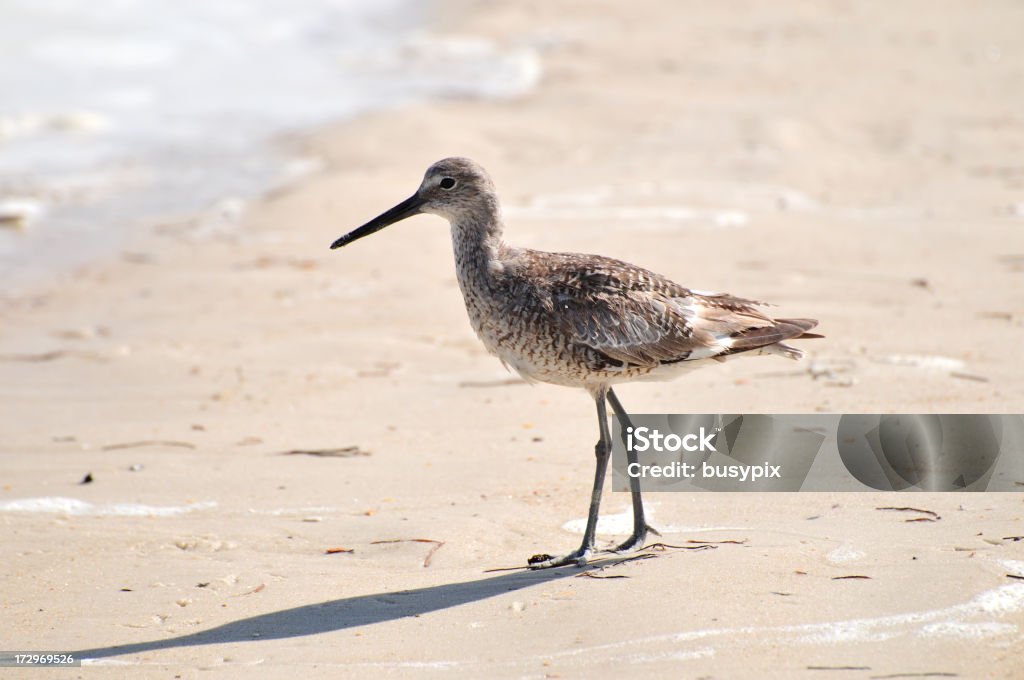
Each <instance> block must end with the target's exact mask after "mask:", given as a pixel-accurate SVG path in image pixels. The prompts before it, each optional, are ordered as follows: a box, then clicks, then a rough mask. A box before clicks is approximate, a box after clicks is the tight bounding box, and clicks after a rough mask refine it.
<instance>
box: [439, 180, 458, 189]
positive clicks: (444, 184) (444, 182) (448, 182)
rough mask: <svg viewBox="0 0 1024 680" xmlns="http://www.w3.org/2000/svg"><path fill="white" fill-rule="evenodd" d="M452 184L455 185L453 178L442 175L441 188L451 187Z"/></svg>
mask: <svg viewBox="0 0 1024 680" xmlns="http://www.w3.org/2000/svg"><path fill="white" fill-rule="evenodd" d="M454 186H455V180H454V179H452V178H451V177H444V178H443V179H441V188H442V189H451V188H453V187H454Z"/></svg>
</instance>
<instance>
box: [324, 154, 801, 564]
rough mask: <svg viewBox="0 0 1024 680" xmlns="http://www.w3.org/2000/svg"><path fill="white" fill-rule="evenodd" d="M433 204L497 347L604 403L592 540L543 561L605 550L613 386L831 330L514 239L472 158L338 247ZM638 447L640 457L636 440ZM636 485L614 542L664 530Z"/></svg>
mask: <svg viewBox="0 0 1024 680" xmlns="http://www.w3.org/2000/svg"><path fill="white" fill-rule="evenodd" d="M421 213H429V214H432V215H437V216H440V217H443V218H445V219H446V220H448V222H449V223H450V224H451V234H452V246H453V247H454V250H455V271H456V275H457V277H458V281H459V287H460V288H461V289H462V296H463V298H464V299H465V302H466V311H467V312H468V313H469V321H470V324H472V326H473V330H474V331H476V334H477V336H478V337H479V338H480V340H481V341H483V344H484V346H485V347H486V348H487V349H488V351H490V352H491V353H492V354H494V355H496V356H497V357H498V358H499V359H501V361H502V363H504V364H505V366H506V367H511V368H512V369H513V370H515V371H516V372H518V373H519V375H521V376H522V377H523V378H524V379H525V380H527V381H528V382H546V383H552V384H555V385H564V386H567V387H577V388H583V389H585V390H586V391H587V392H589V393H590V395H591V396H592V397H593V398H594V401H595V403H596V404H597V420H598V431H599V439H598V442H597V445H596V446H595V447H594V452H595V455H596V458H597V467H596V471H595V473H594V486H593V490H592V492H591V497H590V507H589V510H588V512H587V526H586V529H585V530H584V533H583V542H582V544H581V545H580V547H579V548H578V549H576V550H574V551H573V552H570V553H568V554H567V555H563V556H561V557H551V556H550V555H547V554H542V555H534V556H533V557H531V558H530V559H529V560H528V566H530V567H531V568H534V569H543V568H548V567H559V566H564V565H571V564H575V565H581V566H582V565H584V564H586V562H587V560H588V559H589V558H590V557H592V556H593V554H594V552H595V545H594V535H595V532H596V530H597V518H598V509H599V508H600V504H601V490H602V487H603V486H604V480H605V472H606V470H607V467H608V459H609V457H610V455H611V449H612V439H611V434H610V433H609V429H608V415H607V409H606V406H605V404H606V402H607V403H608V404H611V407H612V409H613V410H614V412H615V414H616V415H617V416H618V418H619V421H620V424H621V425H622V431H623V432H625V431H626V429H627V428H629V427H631V423H630V420H629V414H627V413H626V410H625V409H624V408H623V407H622V403H621V402H620V401H619V399H618V397H617V396H616V395H615V391H614V390H613V389H612V386H613V385H616V384H618V383H622V382H628V381H633V380H643V379H655V380H658V379H666V378H670V377H673V376H674V375H676V374H678V373H680V372H681V371H683V370H685V369H688V368H692V367H694V366H696V365H698V364H707V363H708V362H711V361H716V360H717V361H724V360H725V359H726V358H727V357H731V356H733V355H737V354H754V353H757V354H777V355H781V356H784V357H788V358H791V359H799V358H800V357H801V355H802V352H801V351H800V350H798V349H796V348H794V347H790V346H788V345H786V344H785V343H784V341H785V340H789V339H793V338H801V337H804V338H809V337H821V336H818V335H814V334H810V333H807V331H808V330H810V329H811V328H813V327H814V326H816V325H817V323H818V322H817V321H816V320H814V319H773V318H771V317H769V316H766V315H765V314H764V313H763V312H762V311H760V307H762V306H764V305H765V303H762V302H757V301H754V300H746V299H743V298H738V297H734V296H732V295H728V294H721V293H708V292H701V291H697V290H693V289H689V288H684V287H683V286H680V285H679V284H677V283H674V282H672V281H670V280H669V279H667V278H665V277H664V276H661V275H659V274H655V273H654V272H651V271H648V270H646V269H642V268H640V267H637V266H635V265H632V264H629V263H627V262H622V261H620V260H615V259H612V258H609V257H603V256H600V255H582V254H577V253H548V252H541V251H537V250H530V249H528V248H515V247H513V246H510V245H508V244H506V243H505V242H504V241H503V240H502V230H503V227H504V225H503V223H502V218H501V212H500V209H499V205H498V196H497V193H496V192H495V189H494V184H493V183H492V182H491V179H490V177H489V176H488V174H487V173H486V172H485V171H484V169H483V168H481V167H480V166H479V165H477V164H476V163H474V162H473V161H471V160H469V159H468V158H445V159H444V160H441V161H438V162H437V163H434V164H433V165H431V166H430V167H429V168H428V169H427V172H426V174H425V175H424V177H423V181H422V183H421V184H420V186H419V189H417V190H416V193H415V194H413V195H412V196H410V197H409V198H407V199H406V200H404V201H402V202H401V203H399V204H398V205H396V206H395V207H393V208H391V209H390V210H388V211H387V212H384V213H382V214H381V215H379V216H377V217H375V218H373V219H372V220H370V221H369V222H367V223H366V224H364V225H363V226H361V227H359V228H358V229H355V230H353V231H351V232H349V233H348V234H345V235H344V236H342V237H341V238H339V239H338V240H336V241H335V242H334V243H333V244H332V245H331V249H335V248H341V247H342V246H346V245H348V244H350V243H352V242H353V241H356V240H357V239H361V238H363V237H364V236H369V235H370V234H373V233H374V232H377V231H380V230H381V229H383V228H384V227H386V226H388V225H390V224H394V223H395V222H398V221H400V220H404V219H406V218H408V217H412V216H413V215H418V214H421ZM627 455H628V456H629V462H630V463H633V462H636V453H635V452H633V451H631V450H630V449H629V447H627ZM630 495H631V500H632V504H633V533H632V535H631V536H630V537H629V538H628V539H627V540H626V541H625V542H624V543H622V544H621V545H619V546H617V547H616V548H614V549H612V550H611V552H615V553H622V552H628V551H631V550H636V549H639V548H641V547H643V544H644V541H645V540H646V537H647V533H648V532H649V531H650V532H654V530H653V529H652V528H651V527H649V526H648V525H647V521H646V520H645V518H644V506H643V501H642V499H641V497H640V488H639V480H637V479H636V478H631V479H630ZM654 533H657V532H654Z"/></svg>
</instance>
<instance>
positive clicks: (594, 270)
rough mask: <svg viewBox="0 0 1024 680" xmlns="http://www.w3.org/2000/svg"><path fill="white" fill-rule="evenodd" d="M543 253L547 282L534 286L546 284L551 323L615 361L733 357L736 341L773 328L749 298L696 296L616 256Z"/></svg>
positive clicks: (653, 363) (645, 363)
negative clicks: (754, 332)
mask: <svg viewBox="0 0 1024 680" xmlns="http://www.w3.org/2000/svg"><path fill="white" fill-rule="evenodd" d="M545 255H546V257H545V258H544V262H543V265H539V266H543V267H544V268H545V271H544V272H543V276H539V277H537V278H535V279H534V280H537V281H543V282H544V283H543V284H542V285H543V286H544V290H543V291H539V292H540V293H541V294H542V296H543V299H544V300H545V303H546V306H548V307H550V309H551V311H552V316H553V318H555V319H556V320H557V323H558V324H559V326H560V328H561V330H562V331H563V332H564V333H566V334H567V335H568V336H569V337H570V338H571V340H572V341H573V342H577V343H580V344H583V345H586V346H587V347H590V348H592V349H594V350H596V351H598V352H600V353H602V354H603V355H605V356H607V357H609V358H610V359H613V360H615V361H619V362H623V363H625V364H631V365H638V366H656V365H659V364H663V363H673V362H678V361H686V360H693V359H704V358H709V357H712V356H716V355H718V354H722V353H726V352H728V351H729V347H730V345H731V344H732V342H733V339H734V338H736V337H737V336H741V335H743V334H744V333H747V332H750V331H753V330H755V329H763V328H766V327H772V326H773V325H774V324H773V322H772V320H771V319H769V318H768V317H766V316H764V315H763V314H761V313H760V312H759V311H758V310H757V306H758V304H760V303H757V302H754V301H752V300H744V299H742V298H736V297H732V296H730V295H713V294H698V293H695V292H693V291H691V290H689V289H687V288H684V287H682V286H680V285H679V284H676V283H674V282H672V281H670V280H669V279H666V278H665V277H663V276H660V275H658V274H655V273H653V272H650V271H648V270H645V269H642V268H640V267H636V266H634V265H631V264H628V263H626V262H621V261H619V260H614V259H611V258H605V257H600V256H580V255H574V254H573V255H563V254H556V257H554V258H552V257H550V255H551V254H545ZM538 273H540V272H538ZM766 339H767V338H766Z"/></svg>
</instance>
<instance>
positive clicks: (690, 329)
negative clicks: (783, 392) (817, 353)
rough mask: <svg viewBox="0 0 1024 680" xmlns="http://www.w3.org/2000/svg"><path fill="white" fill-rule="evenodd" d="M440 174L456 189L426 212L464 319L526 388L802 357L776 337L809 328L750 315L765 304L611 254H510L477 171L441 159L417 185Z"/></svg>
mask: <svg viewBox="0 0 1024 680" xmlns="http://www.w3.org/2000/svg"><path fill="white" fill-rule="evenodd" d="M442 176H443V177H454V178H456V179H457V181H458V184H457V186H456V187H455V188H453V189H452V190H451V192H455V191H458V190H459V189H460V188H461V189H462V191H461V192H460V193H459V194H458V195H456V196H454V197H453V198H452V200H451V201H449V202H448V203H447V204H446V205H444V206H443V208H433V209H427V208H425V209H424V212H435V213H436V214H439V215H441V216H443V217H447V218H448V219H449V220H450V221H451V230H452V244H453V247H454V251H455V268H456V272H457V275H458V280H459V286H460V288H461V289H462V294H463V297H464V298H465V302H466V310H467V312H468V313H469V319H470V323H471V324H472V326H473V330H475V331H476V333H477V335H478V336H479V337H480V339H481V340H482V341H483V343H484V345H485V346H486V347H487V349H488V350H489V351H490V352H491V353H493V354H495V355H496V356H497V357H498V358H500V359H501V360H502V361H503V362H504V363H505V364H506V365H508V366H509V367H511V368H512V369H514V370H516V371H517V372H518V373H519V374H520V375H522V376H523V377H524V378H526V379H527V380H531V381H540V382H548V383H554V384H557V385H566V386H570V387H583V388H586V389H588V390H590V391H592V392H593V391H598V390H600V389H601V388H603V387H606V386H609V385H613V384H616V383H620V382H625V381H630V380H637V379H652V378H653V379H660V378H666V377H671V376H672V375H675V374H676V373H678V372H679V371H680V370H682V369H685V368H690V367H692V366H693V365H694V362H697V361H701V360H707V359H718V360H721V359H723V358H725V357H727V356H730V355H732V354H736V353H738V352H745V351H749V350H755V349H757V350H764V348H766V347H772V350H769V351H777V352H779V353H782V354H785V355H789V356H793V357H799V355H800V352H799V351H798V350H795V349H793V348H790V347H788V346H786V345H784V344H781V343H782V341H783V340H786V339H788V338H793V337H799V336H800V335H802V334H803V333H804V332H805V331H807V330H809V329H810V328H812V327H813V326H814V325H815V324H816V322H815V321H813V320H809V319H771V318H769V317H768V316H766V315H764V314H763V313H762V312H760V311H759V309H758V307H759V306H760V305H761V304H762V303H758V302H755V301H753V300H745V299H742V298H737V297H733V296H731V295H718V294H708V293H697V292H694V291H692V290H690V289H687V288H684V287H683V286H680V285H679V284H677V283H674V282H672V281H670V280H669V279H667V278H665V277H663V276H661V275H659V274H655V273H654V272H651V271H648V270H646V269H642V268H640V267H637V266H635V265H631V264H629V263H627V262H622V261H619V260H615V259H612V258H608V257H602V256H599V255H585V254H578V253H548V252H541V251H537V250H530V249H526V248H513V247H511V246H508V245H506V244H505V243H504V242H503V241H502V238H501V237H502V221H501V216H500V210H499V207H498V201H497V198H496V195H495V192H494V187H493V185H492V184H491V181H490V179H489V178H488V177H487V175H486V173H485V172H484V171H483V169H481V168H480V167H479V166H477V165H476V164H475V163H473V162H472V161H470V160H468V159H461V158H451V159H445V160H443V161H440V162H438V163H435V164H434V165H433V166H431V167H430V169H429V170H428V171H427V174H426V177H425V178H424V185H425V186H426V185H427V184H428V183H429V181H430V180H431V179H432V178H435V177H442ZM473 196H478V197H484V199H483V200H480V201H474V200H472V197H473ZM446 197H447V196H446Z"/></svg>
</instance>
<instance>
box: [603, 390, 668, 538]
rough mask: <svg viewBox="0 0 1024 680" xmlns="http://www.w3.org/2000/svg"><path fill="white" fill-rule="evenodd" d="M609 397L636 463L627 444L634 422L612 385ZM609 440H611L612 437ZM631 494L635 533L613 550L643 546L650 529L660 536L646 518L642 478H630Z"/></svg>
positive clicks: (630, 455) (623, 437)
mask: <svg viewBox="0 0 1024 680" xmlns="http://www.w3.org/2000/svg"><path fill="white" fill-rule="evenodd" d="M607 398H608V403H609V404H611V405H612V410H613V411H615V415H617V416H618V417H619V424H620V425H621V426H622V427H621V431H620V434H621V435H622V443H623V444H625V445H626V460H627V462H628V463H629V464H632V463H636V462H637V455H636V451H634V450H632V449H631V448H630V447H629V445H628V444H626V428H630V427H633V422H632V421H631V420H630V419H629V414H628V413H626V409H624V408H623V407H622V402H620V401H619V398H618V397H617V396H616V395H615V391H614V390H613V389H611V388H610V387H609V388H608V395H607ZM608 440H609V442H610V441H611V437H609V438H608ZM610 448H611V447H610V446H609V449H610ZM629 495H630V497H631V499H632V501H633V535H632V536H630V537H629V538H628V539H626V541H625V542H624V543H622V544H621V545H619V546H617V547H615V548H613V549H612V552H630V551H633V550H637V549H639V548H642V547H643V545H644V541H645V540H646V539H647V532H648V531H650V532H651V533H653V534H655V535H656V536H660V534H658V532H657V530H656V529H654V528H653V527H650V526H648V525H647V520H645V519H644V502H643V500H642V499H641V498H640V480H639V479H638V478H636V477H630V478H629Z"/></svg>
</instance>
